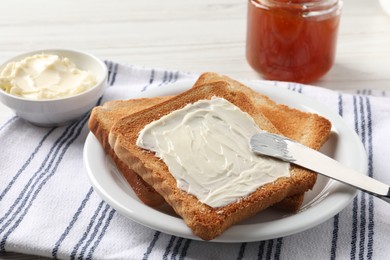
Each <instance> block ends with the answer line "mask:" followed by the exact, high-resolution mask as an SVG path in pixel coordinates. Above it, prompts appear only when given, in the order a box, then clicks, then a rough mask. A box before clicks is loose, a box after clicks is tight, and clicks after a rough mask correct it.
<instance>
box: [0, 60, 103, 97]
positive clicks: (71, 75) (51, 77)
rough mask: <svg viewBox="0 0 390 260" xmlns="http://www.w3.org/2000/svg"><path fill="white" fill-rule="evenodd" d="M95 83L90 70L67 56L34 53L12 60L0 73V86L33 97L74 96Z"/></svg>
mask: <svg viewBox="0 0 390 260" xmlns="http://www.w3.org/2000/svg"><path fill="white" fill-rule="evenodd" d="M95 84H96V78H95V76H94V75H92V74H91V73H90V72H89V71H84V70H80V69H78V68H77V67H76V65H75V64H74V63H73V62H72V61H70V60H69V59H68V58H66V57H60V56H58V55H53V54H44V53H42V54H35V55H32V56H29V57H26V58H24V59H23V60H20V61H16V62H10V63H8V64H7V65H6V67H5V68H4V69H3V71H2V72H1V73H0V88H1V89H2V90H4V91H5V92H7V93H9V94H12V95H15V96H18V97H22V98H26V99H32V100H49V99H60V98H66V97H70V96H75V95H77V94H79V93H82V92H84V91H86V90H88V89H90V88H91V87H93V86H94V85H95Z"/></svg>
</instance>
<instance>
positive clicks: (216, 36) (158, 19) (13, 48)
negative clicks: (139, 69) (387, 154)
mask: <svg viewBox="0 0 390 260" xmlns="http://www.w3.org/2000/svg"><path fill="white" fill-rule="evenodd" d="M387 1H390V0H387ZM246 3H247V1H239V0H197V1H181V0H166V1H161V0H148V1H135V0H115V1H102V0H83V1H76V0H57V1H50V0H34V1H26V0H2V8H1V15H0V62H4V61H5V60H7V59H8V58H11V57H12V56H14V55H17V54H19V53H22V52H26V51H31V50H36V49H44V48H71V49H80V50H83V51H88V52H91V53H93V54H95V55H97V56H98V57H100V58H101V59H109V60H112V61H116V62H120V63H129V64H137V65H144V66H150V67H161V68H166V69H172V70H183V71H190V72H195V73H201V72H203V71H215V72H219V73H223V74H226V75H230V76H232V77H234V78H237V79H260V77H259V76H258V75H257V74H256V73H255V72H254V71H253V70H252V69H251V68H250V67H249V65H248V64H247V62H246V60H245V35H246ZM340 26H341V27H340V30H339V38H338V45H337V56H336V63H335V65H334V67H333V68H332V70H331V71H330V72H329V73H328V74H327V75H326V76H325V77H323V78H322V79H321V80H319V81H317V82H315V83H313V84H314V85H318V86H322V87H326V88H329V89H336V90H349V89H358V88H360V89H381V90H383V89H390V16H388V15H386V13H385V12H384V11H383V10H382V9H381V7H380V5H379V2H377V1H376V0H344V9H343V14H342V19H341V25H340ZM8 113H9V110H8V109H6V108H5V107H4V106H2V105H0V121H1V120H4V118H5V117H6V116H7V115H8ZM19 257H20V259H22V256H21V255H14V254H6V255H0V259H1V258H6V259H11V258H12V259H14V258H19ZM23 259H26V258H23Z"/></svg>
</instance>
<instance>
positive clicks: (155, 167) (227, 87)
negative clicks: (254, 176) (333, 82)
mask: <svg viewBox="0 0 390 260" xmlns="http://www.w3.org/2000/svg"><path fill="white" fill-rule="evenodd" d="M198 83H199V82H198ZM213 96H218V97H222V98H225V99H226V100H228V101H230V102H231V103H233V104H235V105H236V106H238V107H240V108H241V110H243V111H244V112H247V113H248V114H250V115H251V116H252V117H253V119H254V120H255V122H256V123H257V124H258V125H259V126H260V128H262V129H264V130H267V131H269V132H273V133H279V131H278V130H277V128H276V127H275V126H274V125H273V124H272V123H271V122H270V121H269V120H268V119H267V118H266V117H265V116H264V115H263V114H262V113H261V111H260V110H259V109H258V108H257V106H258V103H259V102H260V101H261V100H267V99H268V98H266V97H265V96H263V95H261V94H259V93H257V92H255V91H253V90H251V89H250V88H247V87H245V86H243V85H241V84H231V83H230V82H229V81H227V80H221V81H215V82H212V83H207V84H203V85H202V84H197V85H195V86H194V87H193V88H192V89H190V90H188V91H186V92H184V93H182V94H179V95H178V96H176V97H173V98H171V99H169V100H168V101H165V102H162V103H160V104H158V105H156V106H153V107H150V108H147V109H145V110H143V111H141V112H138V113H135V114H132V115H130V116H126V117H123V118H122V119H120V120H119V121H118V122H117V123H116V124H115V125H114V126H113V127H112V128H111V132H110V135H109V143H110V145H111V147H112V148H113V149H114V151H115V154H116V155H117V156H118V158H119V159H121V161H123V162H124V163H125V164H126V165H127V166H128V167H130V168H131V169H132V170H134V171H135V172H137V173H138V174H139V175H140V176H141V177H142V178H143V179H144V180H145V181H146V182H147V183H148V184H150V185H151V186H152V187H153V188H154V189H155V190H156V191H157V192H158V193H160V194H161V195H162V196H163V197H164V199H165V201H166V202H168V204H170V205H171V206H172V208H173V209H174V210H175V211H176V213H177V214H179V215H180V216H181V217H182V218H183V220H184V221H185V223H186V224H187V225H188V226H189V227H190V228H191V229H192V230H193V232H194V233H195V234H196V235H198V236H199V237H200V238H202V239H205V240H210V239H213V238H215V237H216V236H218V235H220V234H221V233H222V232H223V231H224V230H226V229H227V228H228V227H229V226H231V225H233V224H234V223H237V222H238V221H240V220H242V219H245V218H247V217H250V216H252V215H254V214H256V213H257V212H259V211H261V210H263V209H265V208H267V207H269V206H271V205H273V204H275V203H277V202H280V201H281V200H283V199H284V198H286V197H288V196H293V195H296V194H299V193H303V192H305V191H306V190H308V189H311V188H312V187H313V185H314V183H315V180H316V175H315V174H314V173H312V172H310V171H307V170H304V169H302V168H300V167H297V166H291V177H289V178H279V179H277V180H276V181H275V182H274V183H269V184H266V185H264V186H262V187H259V188H258V189H257V190H256V191H255V192H253V193H251V194H249V195H248V196H246V197H244V198H242V199H240V200H239V201H237V202H234V203H231V204H228V205H226V206H222V207H219V208H212V207H210V206H208V205H206V204H203V203H201V202H200V201H199V200H198V199H197V198H196V197H194V196H192V195H191V194H189V193H187V192H185V191H182V190H180V189H179V188H178V187H177V185H176V180H175V178H174V177H173V176H172V175H171V173H170V172H169V171H168V168H167V166H166V165H165V164H164V162H162V161H161V160H160V159H159V158H157V157H156V156H155V155H154V154H153V153H151V152H148V151H145V150H143V149H140V148H139V147H138V146H137V145H136V140H137V137H138V134H139V132H140V131H141V130H142V129H143V127H144V126H145V125H146V124H148V123H150V122H152V121H155V120H158V119H159V118H160V117H162V116H164V115H167V114H169V113H170V112H172V111H174V110H177V109H180V108H182V107H184V106H185V105H186V104H189V103H194V102H196V101H198V100H201V99H210V98H212V97H213ZM319 118H321V117H319ZM321 119H322V121H323V123H324V124H325V125H327V126H328V130H330V123H329V121H327V120H326V119H324V118H321ZM321 129H322V128H321ZM318 133H319V134H324V132H322V131H319V132H318ZM328 134H329V132H328V133H326V136H322V137H321V139H323V140H325V139H326V138H327V136H328Z"/></svg>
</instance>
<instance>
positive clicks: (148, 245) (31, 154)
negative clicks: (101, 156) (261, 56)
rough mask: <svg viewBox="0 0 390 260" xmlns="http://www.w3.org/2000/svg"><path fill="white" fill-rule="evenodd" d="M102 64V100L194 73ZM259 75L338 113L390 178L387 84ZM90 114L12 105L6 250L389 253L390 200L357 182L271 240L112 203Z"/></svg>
mask: <svg viewBox="0 0 390 260" xmlns="http://www.w3.org/2000/svg"><path fill="white" fill-rule="evenodd" d="M106 65H107V67H108V68H109V75H108V79H107V90H106V93H105V94H104V96H103V97H102V99H101V100H100V101H99V104H100V103H103V102H105V101H107V100H112V99H127V98H131V97H134V96H139V95H140V94H142V93H144V94H145V93H146V95H147V92H148V91H149V90H156V89H159V88H160V89H162V88H169V87H170V86H171V84H172V83H179V84H180V83H181V82H187V81H194V80H195V79H196V75H194V74H191V73H186V72H181V71H168V70H164V69H159V68H145V67H140V66H130V65H120V64H117V63H114V62H111V61H107V62H106ZM263 83H264V84H269V85H273V86H275V87H280V88H287V89H290V90H292V91H295V92H298V93H302V94H303V95H306V96H309V97H311V98H312V99H314V100H317V101H318V102H320V103H323V104H325V105H326V106H327V107H329V108H331V109H333V110H334V112H335V113H338V114H339V115H340V116H342V117H343V118H344V120H345V122H346V123H347V124H348V125H349V126H350V127H351V129H353V130H354V131H355V132H356V133H357V134H358V136H359V138H360V140H361V141H362V143H363V145H364V147H365V149H366V151H367V155H368V173H367V174H368V175H369V176H372V177H374V178H377V179H380V180H382V181H384V182H387V183H390V174H389V173H390V164H389V163H388V159H389V156H390V145H389V141H388V136H389V135H388V133H390V121H389V120H388V117H389V115H390V102H389V101H390V99H389V98H388V94H389V92H387V91H372V90H364V89H363V90H356V91H353V92H335V91H330V90H326V89H322V88H318V87H313V86H307V85H301V84H295V83H282V82H263ZM88 117H89V115H88V114H86V115H84V116H83V117H82V118H80V119H79V120H78V121H76V122H74V123H72V124H70V125H68V126H63V127H56V128H39V127H35V126H32V125H30V124H28V123H26V122H24V121H23V120H20V119H19V118H17V117H16V116H14V115H11V116H10V117H9V118H8V119H7V120H5V121H4V122H0V147H1V152H0V173H1V181H0V252H7V251H13V252H24V253H30V254H36V255H42V256H47V257H51V258H53V259H144V260H146V259H388V258H389V255H390V248H389V247H388V244H390V236H389V234H390V225H389V224H390V223H389V219H390V205H387V204H386V203H384V202H382V201H380V200H378V199H376V198H373V197H372V196H371V195H368V194H365V193H361V192H359V193H358V195H357V197H356V198H355V199H354V200H353V202H352V203H351V204H350V205H348V206H347V207H346V208H345V209H344V210H342V211H341V212H340V213H339V214H337V215H336V216H334V217H332V218H330V219H328V220H327V221H325V222H324V223H323V224H320V225H318V226H316V227H314V228H311V229H309V230H307V231H304V232H301V233H298V234H294V235H290V236H287V237H281V238H276V239H271V240H266V241H258V242H251V243H230V244H229V243H212V242H200V241H194V240H190V239H185V238H181V237H176V236H172V235H169V234H164V233H161V232H159V231H155V230H151V229H149V228H147V227H144V226H142V225H140V224H137V223H135V222H133V221H131V220H129V219H127V218H125V217H123V216H122V215H121V214H119V213H118V212H116V211H115V210H114V209H113V208H111V207H110V205H109V204H107V203H106V202H105V201H103V200H102V199H101V198H100V197H99V196H98V195H97V194H96V193H95V191H94V190H93V188H92V187H91V185H90V182H89V180H88V178H87V176H86V172H85V169H84V166H83V160H82V150H83V145H84V142H85V139H86V136H87V134H88V128H87V120H88ZM353 152H354V151H351V153H353Z"/></svg>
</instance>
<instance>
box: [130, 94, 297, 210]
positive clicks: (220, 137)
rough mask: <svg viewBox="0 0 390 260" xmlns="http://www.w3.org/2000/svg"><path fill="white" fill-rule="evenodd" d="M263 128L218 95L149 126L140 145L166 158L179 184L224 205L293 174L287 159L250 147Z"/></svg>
mask: <svg viewBox="0 0 390 260" xmlns="http://www.w3.org/2000/svg"><path fill="white" fill-rule="evenodd" d="M259 131H262V130H260V129H259V127H258V126H257V125H256V123H255V122H254V120H253V118H252V117H250V116H249V115H248V114H247V113H245V112H243V111H241V110H240V109H239V108H238V107H237V106H235V105H233V104H232V103H230V102H228V101H227V100H225V99H223V98H217V97H214V98H213V99H211V100H200V101H198V102H196V103H193V104H189V105H187V106H185V107H184V108H182V109H179V110H176V111H174V112H172V113H170V114H168V115H166V116H163V117H162V118H161V119H159V120H157V121H154V122H152V123H150V124H148V125H146V126H145V128H144V129H143V130H142V131H141V132H140V134H139V137H138V140H137V145H138V146H139V147H142V148H144V149H147V150H150V151H153V152H155V153H156V156H157V157H159V158H161V159H162V160H163V161H164V163H165V164H166V165H167V166H168V169H169V171H170V172H171V174H172V175H173V176H174V177H175V179H176V181H177V185H178V188H180V189H182V190H184V191H186V192H188V193H190V194H192V195H194V196H196V197H197V198H198V199H199V200H200V201H201V202H203V203H205V204H207V205H209V206H211V207H221V206H224V205H227V204H229V203H232V202H235V201H237V200H238V199H240V198H242V197H244V196H247V195H249V194H250V193H252V192H254V191H255V190H256V189H257V188H259V187H260V186H262V185H264V184H266V183H270V182H273V181H275V180H276V179H278V178H279V177H289V176H290V171H289V168H290V165H289V164H288V163H285V162H281V161H278V160H275V159H271V158H268V157H261V156H258V155H256V154H254V153H253V152H252V151H251V149H250V143H249V142H250V138H251V136H252V135H254V134H256V133H258V132H259Z"/></svg>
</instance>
